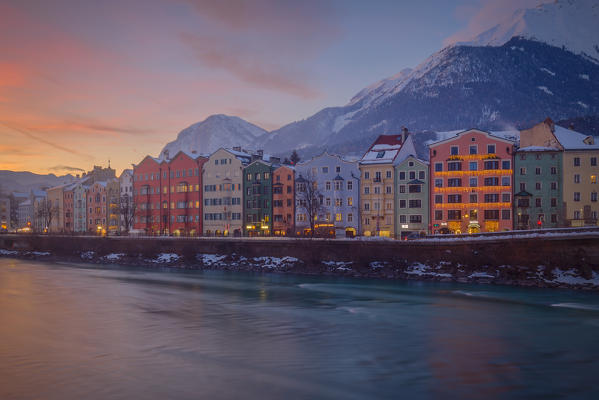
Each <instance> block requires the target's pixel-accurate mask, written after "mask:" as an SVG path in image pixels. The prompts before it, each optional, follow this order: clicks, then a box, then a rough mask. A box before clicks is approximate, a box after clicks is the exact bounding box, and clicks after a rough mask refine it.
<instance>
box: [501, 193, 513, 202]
mask: <svg viewBox="0 0 599 400" xmlns="http://www.w3.org/2000/svg"><path fill="white" fill-rule="evenodd" d="M511 199H512V196H511V195H510V194H509V193H502V194H501V202H502V203H509V202H510V201H511Z"/></svg>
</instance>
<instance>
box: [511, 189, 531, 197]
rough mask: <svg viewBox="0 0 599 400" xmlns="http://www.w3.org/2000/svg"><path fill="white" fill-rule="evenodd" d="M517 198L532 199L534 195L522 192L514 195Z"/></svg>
mask: <svg viewBox="0 0 599 400" xmlns="http://www.w3.org/2000/svg"><path fill="white" fill-rule="evenodd" d="M516 196H519V197H524V196H526V197H530V196H532V194H531V193H528V192H527V191H526V190H522V191H521V192H518V193H516V194H515V195H514V197H516Z"/></svg>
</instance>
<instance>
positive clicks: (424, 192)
mask: <svg viewBox="0 0 599 400" xmlns="http://www.w3.org/2000/svg"><path fill="white" fill-rule="evenodd" d="M428 172H429V171H428V163H426V162H425V161H422V160H419V159H417V158H416V157H414V156H408V157H407V158H406V159H405V160H404V161H402V162H401V163H399V164H398V165H397V166H396V167H395V233H396V237H397V239H405V238H407V237H408V235H410V234H418V235H424V234H427V233H428V232H429V198H430V197H429V184H428V183H429V175H428Z"/></svg>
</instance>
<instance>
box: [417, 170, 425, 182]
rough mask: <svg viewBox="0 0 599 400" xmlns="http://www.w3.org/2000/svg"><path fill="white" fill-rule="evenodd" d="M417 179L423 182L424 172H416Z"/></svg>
mask: <svg viewBox="0 0 599 400" xmlns="http://www.w3.org/2000/svg"><path fill="white" fill-rule="evenodd" d="M418 179H420V180H424V179H425V172H424V171H418Z"/></svg>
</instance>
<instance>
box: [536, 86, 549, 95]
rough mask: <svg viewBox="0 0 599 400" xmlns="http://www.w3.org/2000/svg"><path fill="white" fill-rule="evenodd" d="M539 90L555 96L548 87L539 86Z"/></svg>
mask: <svg viewBox="0 0 599 400" xmlns="http://www.w3.org/2000/svg"><path fill="white" fill-rule="evenodd" d="M537 89H539V90H542V91H543V92H545V93H547V94H550V95H553V92H552V91H551V90H549V89H548V88H547V86H537Z"/></svg>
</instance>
